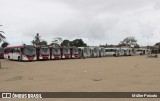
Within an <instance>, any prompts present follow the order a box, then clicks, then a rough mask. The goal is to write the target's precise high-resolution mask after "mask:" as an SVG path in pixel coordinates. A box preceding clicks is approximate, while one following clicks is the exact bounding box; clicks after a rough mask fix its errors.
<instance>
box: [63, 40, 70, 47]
mask: <svg viewBox="0 0 160 101" xmlns="http://www.w3.org/2000/svg"><path fill="white" fill-rule="evenodd" d="M70 43H71V42H70V41H69V40H63V42H62V43H61V46H70Z"/></svg>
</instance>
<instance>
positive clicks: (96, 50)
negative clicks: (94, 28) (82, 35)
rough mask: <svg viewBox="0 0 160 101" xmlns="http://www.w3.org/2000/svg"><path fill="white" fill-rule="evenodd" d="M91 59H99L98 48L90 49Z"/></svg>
mask: <svg viewBox="0 0 160 101" xmlns="http://www.w3.org/2000/svg"><path fill="white" fill-rule="evenodd" d="M90 53H91V57H92V58H94V57H99V47H90Z"/></svg>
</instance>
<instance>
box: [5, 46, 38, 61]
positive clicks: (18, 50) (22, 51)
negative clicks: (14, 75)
mask: <svg viewBox="0 0 160 101" xmlns="http://www.w3.org/2000/svg"><path fill="white" fill-rule="evenodd" d="M4 58H5V59H9V60H18V61H33V60H36V48H35V47H34V46H31V45H22V46H10V47H6V48H5V49H4Z"/></svg>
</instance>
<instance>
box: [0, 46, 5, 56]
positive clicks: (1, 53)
mask: <svg viewBox="0 0 160 101" xmlns="http://www.w3.org/2000/svg"><path fill="white" fill-rule="evenodd" d="M0 59H4V48H2V47H0Z"/></svg>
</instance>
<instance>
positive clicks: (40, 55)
mask: <svg viewBox="0 0 160 101" xmlns="http://www.w3.org/2000/svg"><path fill="white" fill-rule="evenodd" d="M36 53H37V60H48V59H50V48H49V47H48V46H37V47H36Z"/></svg>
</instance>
